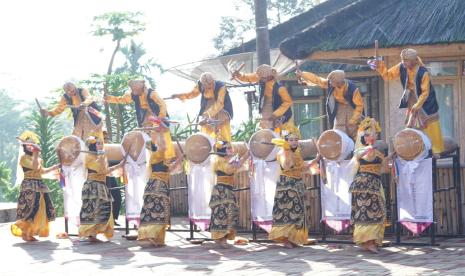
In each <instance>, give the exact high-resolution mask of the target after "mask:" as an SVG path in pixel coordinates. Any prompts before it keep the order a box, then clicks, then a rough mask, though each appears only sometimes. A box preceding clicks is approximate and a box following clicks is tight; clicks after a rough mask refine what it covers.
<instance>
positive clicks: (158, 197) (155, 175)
mask: <svg viewBox="0 0 465 276" xmlns="http://www.w3.org/2000/svg"><path fill="white" fill-rule="evenodd" d="M147 147H149V150H150V168H149V169H150V171H151V174H150V179H149V181H148V182H147V185H146V186H145V190H144V204H143V205H142V210H141V212H140V227H139V231H138V237H137V239H138V240H148V241H150V242H151V243H152V245H154V246H157V247H159V246H165V234H166V229H167V228H168V227H169V225H170V195H169V190H170V185H169V179H170V171H171V170H172V169H173V168H175V167H176V165H177V162H179V161H180V160H179V159H177V161H176V162H171V163H170V161H171V160H168V159H166V158H165V154H164V149H163V148H160V147H159V146H157V145H156V144H154V142H153V141H149V142H148V143H147Z"/></svg>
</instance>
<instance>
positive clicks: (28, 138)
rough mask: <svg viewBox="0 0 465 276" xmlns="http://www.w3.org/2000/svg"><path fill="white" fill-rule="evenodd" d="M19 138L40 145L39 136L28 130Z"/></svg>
mask: <svg viewBox="0 0 465 276" xmlns="http://www.w3.org/2000/svg"><path fill="white" fill-rule="evenodd" d="M18 138H19V139H20V140H21V141H23V142H27V143H34V144H39V143H40V139H39V135H37V134H36V133H34V132H32V131H29V130H26V131H24V132H23V133H21V135H20V136H19V137H18Z"/></svg>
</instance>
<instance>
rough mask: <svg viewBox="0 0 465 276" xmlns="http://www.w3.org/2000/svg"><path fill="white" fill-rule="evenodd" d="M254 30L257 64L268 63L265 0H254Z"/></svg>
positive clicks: (268, 50) (268, 51)
mask: <svg viewBox="0 0 465 276" xmlns="http://www.w3.org/2000/svg"><path fill="white" fill-rule="evenodd" d="M254 5H255V32H256V34H257V39H256V40H255V41H256V48H257V59H258V64H259V65H261V64H270V35H269V31H268V17H267V14H266V10H267V4H266V0H254Z"/></svg>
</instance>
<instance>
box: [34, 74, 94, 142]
mask: <svg viewBox="0 0 465 276" xmlns="http://www.w3.org/2000/svg"><path fill="white" fill-rule="evenodd" d="M63 90H65V93H64V94H63V96H62V97H61V99H60V101H59V102H58V105H57V106H56V107H55V108H54V109H53V110H51V111H48V110H46V109H41V110H40V112H41V114H42V116H52V117H55V116H57V115H59V114H61V113H63V111H64V110H65V109H66V107H69V108H71V111H72V113H73V119H74V129H73V135H76V136H77V137H80V138H81V139H82V140H84V141H85V140H86V139H87V137H89V133H91V132H92V133H97V135H98V136H99V138H100V139H102V140H103V133H102V126H103V123H102V117H101V115H100V108H99V107H98V106H97V104H96V103H95V99H94V97H92V96H90V95H89V92H88V91H87V89H84V88H77V87H76V85H75V84H74V83H72V82H67V83H65V84H64V85H63Z"/></svg>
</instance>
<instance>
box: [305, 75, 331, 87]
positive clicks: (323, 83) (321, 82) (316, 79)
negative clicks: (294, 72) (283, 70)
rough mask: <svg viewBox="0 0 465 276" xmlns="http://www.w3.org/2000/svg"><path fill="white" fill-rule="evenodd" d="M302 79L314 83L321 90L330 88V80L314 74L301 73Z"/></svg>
mask: <svg viewBox="0 0 465 276" xmlns="http://www.w3.org/2000/svg"><path fill="white" fill-rule="evenodd" d="M301 77H302V78H303V79H304V80H305V81H308V82H311V83H314V84H316V85H318V86H319V87H321V88H325V89H326V88H328V79H325V78H322V77H320V76H317V75H315V74H313V73H312V72H301Z"/></svg>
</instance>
